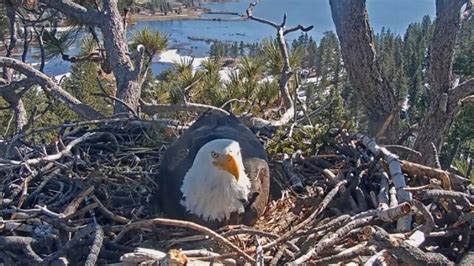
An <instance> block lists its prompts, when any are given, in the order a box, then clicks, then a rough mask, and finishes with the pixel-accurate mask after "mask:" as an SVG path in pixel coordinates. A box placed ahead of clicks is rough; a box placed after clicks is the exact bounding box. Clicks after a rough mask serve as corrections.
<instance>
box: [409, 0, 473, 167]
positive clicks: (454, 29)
mask: <svg viewBox="0 0 474 266" xmlns="http://www.w3.org/2000/svg"><path fill="white" fill-rule="evenodd" d="M471 1H472V0H471ZM467 2H468V1H467V0H437V1H436V21H435V29H434V32H433V39H432V40H431V44H430V47H429V66H428V74H427V78H428V83H429V99H430V106H429V108H428V110H427V113H426V114H425V116H424V118H423V120H422V122H421V125H420V128H419V130H418V134H417V138H416V142H415V145H414V149H415V150H418V151H419V152H421V153H422V155H423V157H422V158H421V159H420V158H414V157H413V158H410V160H414V161H418V162H420V163H423V164H427V165H433V164H434V162H435V155H434V152H433V148H432V145H431V143H433V144H434V145H435V147H436V148H437V150H438V151H439V152H440V151H441V149H442V146H443V143H444V140H445V138H446V136H447V135H448V133H449V129H450V127H451V125H452V124H453V122H454V118H455V116H456V114H457V112H458V110H459V107H460V106H459V103H460V101H462V100H463V98H465V97H468V96H469V95H470V94H472V87H473V86H472V81H468V82H466V83H464V84H461V85H459V86H457V87H456V88H453V85H454V84H453V83H454V79H453V74H452V68H453V59H454V49H455V45H456V39H457V36H458V34H459V31H460V29H461V24H462V22H463V18H462V17H461V7H462V6H463V5H464V4H465V3H467ZM471 4H472V3H471ZM464 19H466V18H464ZM469 82H470V83H469ZM466 84H467V85H466ZM469 84H470V86H469Z"/></svg>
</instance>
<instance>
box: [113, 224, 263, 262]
mask: <svg viewBox="0 0 474 266" xmlns="http://www.w3.org/2000/svg"><path fill="white" fill-rule="evenodd" d="M155 225H167V226H176V227H183V228H190V229H193V230H196V231H198V232H201V233H204V234H206V235H208V236H210V237H212V238H214V239H216V240H217V241H219V242H221V243H222V244H224V245H226V246H228V247H229V248H231V249H232V250H234V251H236V252H237V253H239V254H240V255H241V256H242V257H244V258H245V259H246V260H247V261H249V262H251V263H255V260H254V259H253V258H252V257H250V256H249V255H248V254H247V253H245V252H244V251H243V250H241V249H240V248H239V247H237V246H236V245H234V244H233V243H232V242H230V241H229V240H227V239H226V238H224V237H223V236H221V235H219V234H218V233H216V232H214V231H213V230H211V229H209V228H207V227H204V226H202V225H199V224H196V223H193V222H188V221H181V220H174V219H166V218H154V219H149V220H143V221H138V222H134V223H131V224H127V225H125V226H121V228H123V229H122V230H121V232H120V233H119V234H118V235H117V238H122V237H123V235H125V234H126V233H128V232H130V231H131V230H136V229H142V228H150V227H153V226H155Z"/></svg>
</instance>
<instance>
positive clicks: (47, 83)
mask: <svg viewBox="0 0 474 266" xmlns="http://www.w3.org/2000/svg"><path fill="white" fill-rule="evenodd" d="M0 66H2V67H9V68H13V69H15V70H17V71H19V72H20V73H22V74H24V75H25V76H27V77H28V78H30V79H31V80H34V81H35V82H36V83H38V84H39V85H41V86H42V87H43V89H44V90H45V91H46V92H48V93H49V94H50V95H51V96H53V97H54V98H55V99H57V100H59V101H61V102H62V103H64V104H66V105H67V106H68V107H69V109H71V110H72V111H74V112H76V113H77V114H79V115H80V116H82V117H83V118H86V119H99V118H103V117H104V116H103V115H102V114H101V113H99V112H97V111H96V110H94V109H92V108H91V107H90V106H88V105H86V104H84V103H82V102H81V101H79V100H78V99H76V98H75V97H74V96H72V95H71V94H69V93H68V92H67V91H65V90H63V89H62V88H61V87H60V86H59V85H57V84H56V83H55V82H54V81H53V80H52V79H51V78H50V77H48V76H47V75H45V74H43V73H41V72H40V71H38V70H36V69H34V68H33V67H31V66H30V65H28V64H25V63H23V62H20V61H18V60H16V59H12V58H7V57H0Z"/></svg>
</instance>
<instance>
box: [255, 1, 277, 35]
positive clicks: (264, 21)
mask: <svg viewBox="0 0 474 266" xmlns="http://www.w3.org/2000/svg"><path fill="white" fill-rule="evenodd" d="M257 4H258V1H257V2H253V3H252V2H251V3H250V5H249V7H248V8H247V17H248V18H249V19H251V20H255V21H258V22H260V23H263V24H267V25H270V26H272V27H274V28H275V29H277V30H278V29H279V28H280V27H281V26H280V25H278V24H276V23H275V22H272V21H270V20H266V19H263V18H258V17H255V16H253V13H252V12H253V8H254V7H255V6H256V5H257ZM284 21H286V14H285V18H284Z"/></svg>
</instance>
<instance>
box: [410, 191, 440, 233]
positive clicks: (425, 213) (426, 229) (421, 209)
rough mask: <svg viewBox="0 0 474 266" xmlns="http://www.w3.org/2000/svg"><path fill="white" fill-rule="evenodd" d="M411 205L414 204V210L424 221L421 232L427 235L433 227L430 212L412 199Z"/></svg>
mask: <svg viewBox="0 0 474 266" xmlns="http://www.w3.org/2000/svg"><path fill="white" fill-rule="evenodd" d="M413 204H414V206H415V208H416V210H417V211H418V212H419V213H420V214H421V216H423V218H424V219H425V223H424V224H423V226H422V229H421V231H423V233H425V234H429V233H430V232H431V230H433V228H434V226H435V222H434V218H433V215H431V212H430V211H429V210H428V208H426V206H425V205H424V204H423V202H421V201H419V200H416V199H414V200H413Z"/></svg>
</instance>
